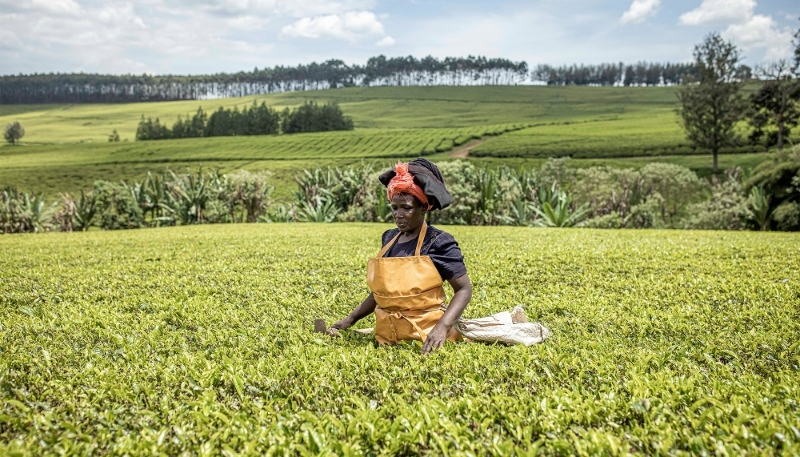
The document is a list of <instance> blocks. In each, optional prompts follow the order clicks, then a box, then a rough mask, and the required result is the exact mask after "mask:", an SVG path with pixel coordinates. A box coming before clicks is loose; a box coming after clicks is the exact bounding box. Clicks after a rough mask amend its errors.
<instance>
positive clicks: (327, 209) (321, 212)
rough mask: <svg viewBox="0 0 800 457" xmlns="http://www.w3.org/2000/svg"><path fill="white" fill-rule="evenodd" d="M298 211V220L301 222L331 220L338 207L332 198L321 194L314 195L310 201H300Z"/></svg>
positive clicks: (334, 217)
mask: <svg viewBox="0 0 800 457" xmlns="http://www.w3.org/2000/svg"><path fill="white" fill-rule="evenodd" d="M299 209H300V210H299V211H298V220H300V221H302V222H333V221H334V220H335V219H336V216H337V215H338V214H339V212H340V209H339V208H338V207H337V206H336V203H335V202H334V201H333V199H332V198H326V197H323V196H322V195H317V196H316V197H314V200H313V201H312V202H307V201H304V202H301V203H300V208H299Z"/></svg>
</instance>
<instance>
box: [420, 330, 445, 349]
mask: <svg viewBox="0 0 800 457" xmlns="http://www.w3.org/2000/svg"><path fill="white" fill-rule="evenodd" d="M447 332H448V330H447V328H445V327H444V326H443V325H440V324H436V326H435V327H433V330H431V332H430V333H428V337H427V338H425V344H423V345H422V355H427V354H429V353H431V352H433V351H436V350H437V349H440V348H441V347H442V346H444V342H445V341H446V340H447Z"/></svg>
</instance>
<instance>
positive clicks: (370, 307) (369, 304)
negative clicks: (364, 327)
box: [328, 292, 378, 335]
mask: <svg viewBox="0 0 800 457" xmlns="http://www.w3.org/2000/svg"><path fill="white" fill-rule="evenodd" d="M377 305H378V304H377V303H375V297H373V296H372V293H371V292H370V294H369V295H368V296H367V298H365V299H364V301H362V302H361V304H360V305H358V306H356V309H354V310H353V311H351V312H350V314H348V315H347V317H345V318H344V319H342V320H340V321H339V322H337V323H335V324H333V325H331V328H330V329H329V330H328V333H329V334H331V335H338V334H339V330H344V329H346V328H350V327H352V326H353V324H355V323H356V322H358V321H360V320H361V319H363V318H365V317H367V316H369V315H370V314H372V312H373V311H375V307H376V306H377ZM333 330H335V331H333ZM332 331H333V332H332Z"/></svg>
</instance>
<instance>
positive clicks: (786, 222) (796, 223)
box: [772, 201, 800, 232]
mask: <svg viewBox="0 0 800 457" xmlns="http://www.w3.org/2000/svg"><path fill="white" fill-rule="evenodd" d="M772 219H773V220H774V221H775V227H776V228H777V229H778V230H783V231H787V232H794V231H797V230H800V203H797V202H790V201H785V202H783V203H782V204H781V205H780V206H778V207H777V208H775V212H774V213H773V214H772Z"/></svg>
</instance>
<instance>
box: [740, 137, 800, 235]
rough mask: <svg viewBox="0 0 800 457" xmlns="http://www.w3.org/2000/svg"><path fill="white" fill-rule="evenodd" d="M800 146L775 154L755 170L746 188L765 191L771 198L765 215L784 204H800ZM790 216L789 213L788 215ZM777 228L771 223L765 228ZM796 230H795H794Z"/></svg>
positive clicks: (750, 190)
mask: <svg viewBox="0 0 800 457" xmlns="http://www.w3.org/2000/svg"><path fill="white" fill-rule="evenodd" d="M798 184H800V146H796V147H794V148H793V149H792V150H791V151H784V152H783V153H778V154H774V155H773V156H772V157H771V159H770V160H767V161H765V162H763V163H762V164H761V165H759V166H758V167H756V168H755V169H754V170H753V173H752V176H751V177H750V179H748V180H747V182H745V185H744V188H745V190H746V191H748V192H753V190H752V189H754V188H760V189H763V192H764V193H765V195H767V196H769V201H768V206H767V207H766V208H765V209H764V210H762V211H763V212H764V214H770V213H774V212H775V211H776V210H777V208H778V207H779V206H781V205H783V204H784V203H790V202H794V203H800V185H798ZM787 214H788V213H787ZM769 227H771V228H777V227H776V226H775V225H774V224H772V223H770V224H769V225H768V226H765V228H769ZM793 230H795V229H793Z"/></svg>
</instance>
